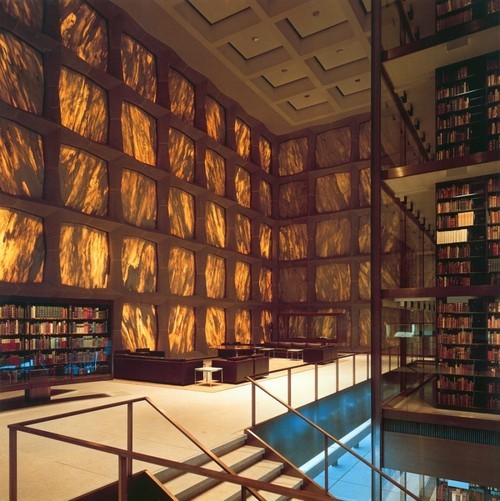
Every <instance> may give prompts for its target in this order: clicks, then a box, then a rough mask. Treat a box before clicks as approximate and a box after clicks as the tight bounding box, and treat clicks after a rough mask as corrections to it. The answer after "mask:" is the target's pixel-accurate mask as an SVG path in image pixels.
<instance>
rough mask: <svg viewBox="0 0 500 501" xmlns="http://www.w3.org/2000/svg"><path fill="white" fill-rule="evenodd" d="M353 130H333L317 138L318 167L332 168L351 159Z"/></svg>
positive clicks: (343, 128) (342, 128)
mask: <svg viewBox="0 0 500 501" xmlns="http://www.w3.org/2000/svg"><path fill="white" fill-rule="evenodd" d="M351 142H352V140H351V128H350V127H341V128H339V129H332V130H329V131H326V132H323V133H321V134H318V135H317V136H316V167H318V168H319V169H322V168H324V167H332V166H334V165H340V164H345V163H347V162H349V160H350V159H351Z"/></svg>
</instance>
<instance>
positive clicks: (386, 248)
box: [381, 203, 403, 252]
mask: <svg viewBox="0 0 500 501" xmlns="http://www.w3.org/2000/svg"><path fill="white" fill-rule="evenodd" d="M381 218H382V237H381V245H382V252H392V251H396V250H398V249H399V248H400V247H401V243H402V241H401V237H402V232H403V225H402V222H401V213H400V211H399V208H397V207H396V206H395V205H394V204H392V203H391V204H390V205H389V206H388V205H384V207H383V209H382V215H381Z"/></svg>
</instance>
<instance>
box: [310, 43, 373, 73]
mask: <svg viewBox="0 0 500 501" xmlns="http://www.w3.org/2000/svg"><path fill="white" fill-rule="evenodd" d="M366 57H368V55H367V54H366V52H365V50H364V49H363V46H362V45H361V44H360V43H359V42H357V41H354V42H350V43H346V44H345V45H339V47H337V48H335V49H333V48H329V49H328V50H325V51H323V52H321V53H319V54H317V55H316V59H317V60H318V61H319V63H320V64H321V66H322V67H323V69H324V70H325V71H326V70H331V69H332V68H338V67H339V66H342V65H344V64H347V63H351V62H353V61H358V60H359V59H363V58H366Z"/></svg>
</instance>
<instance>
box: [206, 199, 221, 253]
mask: <svg viewBox="0 0 500 501" xmlns="http://www.w3.org/2000/svg"><path fill="white" fill-rule="evenodd" d="M205 229H206V234H207V243H208V244H210V245H215V246H216V247H225V246H226V216H225V212H224V209H223V208H222V207H221V206H220V205H217V204H214V203H213V202H207V211H206V221H205Z"/></svg>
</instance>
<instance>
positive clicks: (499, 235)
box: [486, 226, 500, 240]
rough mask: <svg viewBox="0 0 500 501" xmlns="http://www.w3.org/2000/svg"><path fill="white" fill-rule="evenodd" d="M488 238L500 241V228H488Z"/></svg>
mask: <svg viewBox="0 0 500 501" xmlns="http://www.w3.org/2000/svg"><path fill="white" fill-rule="evenodd" d="M486 238H487V239H488V240H499V239H500V226H488V228H487V229H486Z"/></svg>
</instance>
